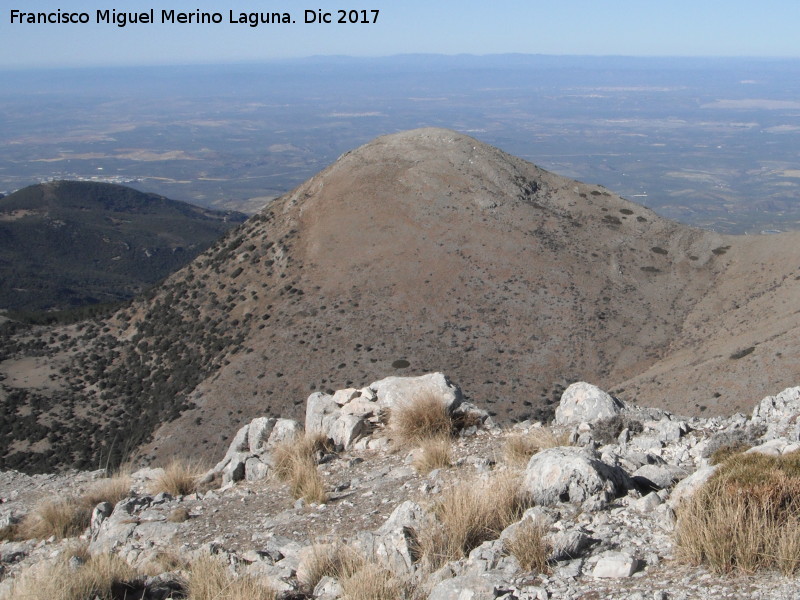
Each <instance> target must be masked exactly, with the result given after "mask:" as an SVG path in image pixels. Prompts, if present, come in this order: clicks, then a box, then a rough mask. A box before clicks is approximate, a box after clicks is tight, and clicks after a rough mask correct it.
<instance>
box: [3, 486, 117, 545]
mask: <svg viewBox="0 0 800 600" xmlns="http://www.w3.org/2000/svg"><path fill="white" fill-rule="evenodd" d="M130 489H131V479H130V476H129V475H115V476H113V477H109V478H107V479H101V480H99V481H97V482H95V483H94V484H93V485H92V486H91V487H90V488H89V489H88V490H87V491H86V492H84V493H83V494H82V495H81V496H77V497H75V496H70V497H67V498H63V499H61V500H50V501H46V502H43V503H42V504H40V505H39V506H37V507H36V509H35V510H34V511H33V512H31V513H29V514H28V515H26V516H25V518H24V519H23V520H22V522H20V523H19V524H16V525H13V526H11V527H7V528H5V529H4V531H3V537H7V538H9V539H47V538H49V537H51V536H55V537H56V538H58V539H63V538H68V537H73V536H76V535H80V534H81V533H83V531H84V529H86V528H87V527H88V526H89V523H90V521H91V519H92V511H93V510H94V507H95V506H97V505H98V504H100V503H101V502H110V503H111V504H116V503H117V502H119V501H120V500H122V499H123V498H124V497H126V496H127V495H128V494H129V493H130Z"/></svg>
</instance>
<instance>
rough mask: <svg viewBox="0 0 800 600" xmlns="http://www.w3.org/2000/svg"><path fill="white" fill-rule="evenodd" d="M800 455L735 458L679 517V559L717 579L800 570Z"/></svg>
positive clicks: (688, 504) (789, 573) (739, 455)
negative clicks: (726, 575)
mask: <svg viewBox="0 0 800 600" xmlns="http://www.w3.org/2000/svg"><path fill="white" fill-rule="evenodd" d="M798 539H800V451H796V452H793V453H791V454H787V455H783V456H767V455H764V454H759V453H750V454H737V455H735V456H732V457H730V458H728V459H727V460H726V461H725V462H724V463H722V464H721V465H720V467H719V469H718V471H717V472H716V473H715V474H714V475H713V476H712V478H711V479H710V480H709V481H708V482H707V483H706V484H705V485H704V486H703V487H702V488H701V489H700V490H699V491H697V492H696V493H695V494H694V496H693V497H692V498H691V499H690V500H689V501H688V502H687V504H686V505H684V506H683V507H681V509H680V510H679V512H678V528H677V544H678V548H679V550H680V552H681V556H682V557H683V559H684V560H685V561H687V562H689V563H692V564H706V565H708V566H709V568H711V569H712V570H714V571H716V572H720V573H730V572H734V571H735V572H741V573H754V572H756V571H758V570H759V569H772V568H776V569H779V570H780V571H782V572H783V573H784V574H786V575H793V574H795V573H796V572H797V570H798V567H799V566H800V556H799V555H798V554H797V549H798V546H800V544H798Z"/></svg>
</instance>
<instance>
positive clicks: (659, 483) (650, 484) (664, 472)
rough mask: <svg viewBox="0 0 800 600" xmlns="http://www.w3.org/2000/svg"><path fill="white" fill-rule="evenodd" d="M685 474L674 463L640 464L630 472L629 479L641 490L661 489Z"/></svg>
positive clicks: (669, 485)
mask: <svg viewBox="0 0 800 600" xmlns="http://www.w3.org/2000/svg"><path fill="white" fill-rule="evenodd" d="M686 475H687V473H686V472H685V471H684V470H683V469H681V468H679V467H676V466H674V465H642V466H641V467H639V468H638V469H636V470H635V471H634V472H633V473H631V480H632V481H633V482H634V483H635V484H636V486H637V487H638V488H639V489H642V490H653V489H659V490H662V489H665V488H668V487H671V486H672V485H673V484H674V483H675V482H676V481H680V480H681V479H682V478H684V477H686ZM643 493H644V492H643Z"/></svg>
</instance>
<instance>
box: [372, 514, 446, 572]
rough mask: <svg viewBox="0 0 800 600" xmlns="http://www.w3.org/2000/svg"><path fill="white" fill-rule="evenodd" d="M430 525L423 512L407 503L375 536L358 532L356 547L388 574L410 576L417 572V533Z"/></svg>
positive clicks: (391, 516)
mask: <svg viewBox="0 0 800 600" xmlns="http://www.w3.org/2000/svg"><path fill="white" fill-rule="evenodd" d="M430 525H431V521H430V516H429V515H428V514H427V513H426V512H425V511H424V510H423V508H422V507H421V506H420V505H419V504H417V503H416V502H412V501H410V500H407V501H405V502H403V503H402V504H400V505H399V506H398V507H397V508H395V509H394V511H393V512H392V514H391V515H389V518H388V519H386V521H385V522H384V524H383V525H381V526H380V527H379V528H378V529H377V530H376V531H375V532H361V534H360V535H359V537H358V540H357V545H358V546H359V549H360V550H361V551H362V552H363V554H364V555H365V556H370V557H374V558H375V559H377V560H378V561H379V562H381V563H382V564H384V565H385V566H386V567H387V568H388V569H389V570H391V571H392V572H394V573H397V574H400V575H412V574H413V573H414V572H415V571H416V569H417V558H418V556H417V547H418V544H417V532H419V531H421V530H422V528H424V527H429V526H430Z"/></svg>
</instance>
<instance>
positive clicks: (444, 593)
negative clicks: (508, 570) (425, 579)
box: [428, 571, 513, 600]
mask: <svg viewBox="0 0 800 600" xmlns="http://www.w3.org/2000/svg"><path fill="white" fill-rule="evenodd" d="M507 579H508V576H507V575H505V574H504V573H498V572H495V571H488V572H486V573H480V574H475V575H459V576H458V577H453V578H452V579H446V580H445V581H442V582H440V583H437V584H436V585H435V586H434V587H433V589H432V590H431V593H430V594H429V595H428V600H495V598H499V597H501V596H502V595H503V594H507V593H509V592H511V591H512V590H513V587H512V586H511V585H510V584H509V583H508V581H507Z"/></svg>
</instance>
